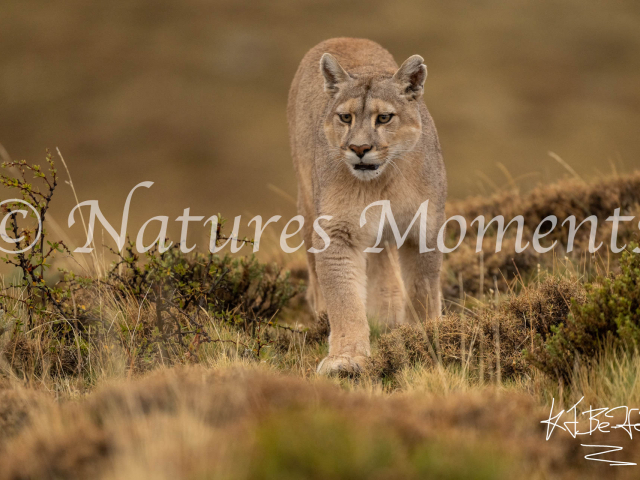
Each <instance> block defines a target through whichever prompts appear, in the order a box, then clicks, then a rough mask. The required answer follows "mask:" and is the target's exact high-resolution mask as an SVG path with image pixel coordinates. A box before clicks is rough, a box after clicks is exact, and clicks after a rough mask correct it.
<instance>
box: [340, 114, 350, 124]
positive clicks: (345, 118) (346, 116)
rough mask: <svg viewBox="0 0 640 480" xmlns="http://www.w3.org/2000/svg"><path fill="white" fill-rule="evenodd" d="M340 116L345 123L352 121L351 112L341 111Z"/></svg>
mask: <svg viewBox="0 0 640 480" xmlns="http://www.w3.org/2000/svg"><path fill="white" fill-rule="evenodd" d="M338 117H340V121H341V122H344V123H351V114H350V113H339V114H338Z"/></svg>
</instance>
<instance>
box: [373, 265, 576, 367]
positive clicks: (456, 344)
mask: <svg viewBox="0 0 640 480" xmlns="http://www.w3.org/2000/svg"><path fill="white" fill-rule="evenodd" d="M572 301H573V302H574V304H577V305H581V304H583V303H584V301H585V291H584V287H583V286H582V285H581V284H580V283H579V282H578V281H577V280H575V279H572V278H558V277H554V276H549V277H547V278H545V279H544V280H543V281H542V282H541V283H539V284H537V283H534V284H533V285H530V286H528V287H526V288H524V289H523V290H522V292H521V293H520V294H519V295H511V296H510V297H509V298H508V299H507V300H505V301H504V302H502V303H500V304H498V305H497V306H496V307H494V308H487V309H485V310H482V311H480V312H478V313H477V314H475V315H473V316H467V317H464V316H461V315H460V314H457V313H451V314H448V315H445V316H444V317H442V318H440V319H437V320H428V321H427V322H426V323H424V324H420V325H405V326H402V327H400V328H398V329H396V330H394V331H392V332H390V333H388V334H385V335H382V336H381V337H380V339H379V340H378V350H377V352H376V353H375V355H374V356H373V358H372V362H371V371H372V372H373V374H374V375H378V376H390V375H393V374H395V373H398V372H399V371H401V370H402V369H403V368H406V367H407V366H409V365H412V364H416V363H420V364H424V365H433V363H434V361H436V362H439V361H442V362H444V363H445V364H451V363H455V364H458V365H461V366H463V367H464V368H472V369H474V370H475V371H476V372H477V373H478V374H480V371H484V374H490V373H493V375H496V372H497V370H498V368H499V370H500V375H501V377H502V378H509V377H514V376H516V375H520V374H523V373H527V372H528V371H529V370H530V368H531V362H530V361H529V360H528V359H527V357H526V356H525V355H524V351H525V350H526V349H530V348H531V347H532V346H533V345H534V343H533V342H534V340H533V339H534V337H536V336H541V338H543V339H544V338H547V337H548V336H549V334H550V332H551V329H552V327H554V326H558V325H560V324H561V323H562V322H565V321H566V319H567V318H568V316H569V313H570V309H571V305H572ZM497 332H499V335H497ZM537 348H538V349H539V348H544V346H543V345H541V344H540V345H537ZM498 362H499V365H498Z"/></svg>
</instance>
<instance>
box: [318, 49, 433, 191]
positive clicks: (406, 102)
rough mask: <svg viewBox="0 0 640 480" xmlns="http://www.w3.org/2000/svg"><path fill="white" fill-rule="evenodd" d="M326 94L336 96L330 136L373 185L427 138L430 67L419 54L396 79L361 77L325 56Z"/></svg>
mask: <svg viewBox="0 0 640 480" xmlns="http://www.w3.org/2000/svg"><path fill="white" fill-rule="evenodd" d="M320 71H321V72H322V75H323V76H324V81H325V84H324V89H325V92H327V94H328V95H330V96H331V97H332V101H331V104H330V107H329V111H328V115H327V117H326V118H325V121H324V133H325V135H326V137H327V141H328V142H329V145H330V146H332V147H334V148H335V157H336V160H340V161H344V162H346V164H347V165H348V167H349V169H350V170H351V172H352V173H353V174H354V175H355V176H356V177H357V178H359V179H361V180H372V179H374V178H376V177H378V176H379V175H381V174H382V172H383V171H384V170H385V169H386V168H387V167H388V165H389V164H390V163H393V161H394V160H395V159H397V158H399V157H401V156H402V154H403V152H407V151H409V150H412V149H413V148H414V147H415V145H416V143H417V142H418V140H419V138H420V135H421V133H422V122H421V119H420V111H419V109H418V101H417V100H419V99H420V97H421V96H422V90H423V85H424V81H425V79H426V78H427V67H426V66H425V65H424V63H423V59H422V57H420V56H419V55H413V56H412V57H409V59H407V61H405V62H404V63H403V64H402V66H401V67H400V68H399V69H398V71H397V72H395V74H393V75H391V74H387V75H385V74H375V75H356V74H353V73H352V74H350V73H348V72H347V71H345V70H344V68H342V66H341V65H340V64H339V63H338V61H337V60H336V58H335V57H334V56H333V55H331V54H329V53H325V54H324V55H323V56H322V59H321V60H320Z"/></svg>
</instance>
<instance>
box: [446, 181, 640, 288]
mask: <svg viewBox="0 0 640 480" xmlns="http://www.w3.org/2000/svg"><path fill="white" fill-rule="evenodd" d="M616 208H620V215H636V214H639V213H640V173H638V172H636V173H633V174H630V175H626V176H624V177H613V178H605V179H603V180H601V181H598V182H593V183H589V184H587V183H585V182H579V181H576V180H568V181H567V180H565V181H561V182H558V183H556V184H553V185H546V186H541V187H538V188H536V189H534V190H533V191H532V192H530V193H529V194H527V195H520V194H518V193H514V192H506V193H499V194H495V195H493V196H491V197H488V198H485V197H473V198H469V199H466V200H462V201H453V202H451V203H450V204H449V205H448V207H447V214H448V215H462V216H464V217H465V218H466V220H467V234H466V237H465V240H464V242H463V244H462V245H461V246H460V247H459V248H458V249H457V250H455V251H454V252H452V253H451V254H449V255H448V256H447V259H446V262H445V268H446V275H445V276H444V278H443V293H444V295H445V297H446V298H450V299H454V298H459V297H460V294H461V292H460V282H459V279H460V278H462V281H463V290H464V292H465V293H466V294H469V295H472V296H476V297H480V296H481V295H482V294H483V293H484V292H486V291H488V289H489V288H494V277H495V279H496V281H497V284H498V287H499V289H500V290H501V291H503V292H504V291H508V289H509V283H508V282H509V281H511V280H513V279H517V278H518V277H521V278H525V279H526V278H528V277H529V276H531V275H532V274H534V273H535V271H536V269H537V268H538V265H541V266H542V267H544V268H552V267H553V262H554V261H555V260H556V259H557V258H563V256H564V255H565V253H564V252H565V251H566V248H567V237H568V235H567V232H568V225H566V226H565V227H562V225H561V224H562V222H563V221H564V220H565V219H566V218H568V217H569V216H571V215H575V217H576V225H577V224H579V223H580V222H581V221H582V220H584V219H585V218H587V217H588V216H591V215H595V216H596V217H597V219H598V234H597V237H598V238H597V242H596V245H597V244H598V243H599V242H600V241H602V242H604V243H605V245H604V246H603V248H607V245H608V242H609V238H610V236H611V222H605V219H606V218H607V217H609V216H611V215H613V213H614V210H615V209H616ZM480 215H483V216H484V217H485V219H486V222H488V221H489V220H490V219H492V218H493V217H495V216H498V215H502V216H504V218H505V224H506V223H508V222H509V221H510V220H511V219H512V218H514V217H515V216H517V215H522V216H523V217H524V226H525V228H524V235H523V244H525V243H526V242H527V241H529V242H530V241H531V238H532V236H533V232H534V231H535V229H536V227H537V226H538V224H540V222H541V221H542V220H543V219H544V218H546V217H547V216H549V215H555V216H556V217H557V219H558V225H557V226H556V228H555V229H554V230H553V232H551V233H550V234H549V235H548V236H547V237H545V238H544V240H543V241H542V244H543V245H544V246H547V245H551V243H552V242H553V241H558V244H557V246H556V248H555V250H554V252H555V255H554V254H553V253H551V252H549V253H546V254H544V255H540V254H538V253H537V252H535V250H534V249H533V247H532V246H531V245H529V247H528V248H527V249H526V250H525V251H524V252H522V253H518V254H516V253H515V249H514V246H515V232H516V229H515V227H516V225H515V224H513V225H512V226H511V227H509V230H507V233H506V235H505V240H504V242H503V246H502V250H501V251H500V252H498V253H496V252H495V241H496V239H495V235H496V226H495V223H493V224H492V226H491V228H490V229H489V230H488V231H487V234H486V235H485V241H484V245H483V266H484V273H483V274H482V275H481V274H480V268H481V267H480V259H479V257H480V255H479V254H478V253H476V252H475V248H476V238H477V237H476V234H477V228H478V224H477V223H475V224H474V225H471V222H472V221H473V220H474V219H475V218H476V217H478V216H480ZM450 226H451V228H450V229H449V230H448V235H449V236H450V237H452V238H455V239H456V241H457V238H458V236H459V231H458V230H457V224H456V223H455V222H452V223H450ZM548 226H550V225H548V224H547V225H546V226H545V227H543V228H542V232H545V231H546V228H547V227H548ZM589 232H590V229H589V225H588V224H587V225H584V226H582V227H581V228H580V229H578V230H577V233H576V236H575V245H574V250H573V252H572V253H571V254H570V256H571V258H580V257H581V256H582V255H585V252H587V247H588V236H589ZM637 236H638V230H637V228H636V224H635V223H634V222H623V223H621V224H620V229H619V232H618V239H619V240H618V243H619V245H620V246H622V245H624V244H626V243H629V242H630V241H631V240H633V239H636V238H637ZM587 258H588V260H587V261H588V262H591V261H592V259H591V256H590V255H587ZM618 258H619V256H617V255H612V256H611V258H607V259H606V261H604V262H602V263H605V266H604V267H603V268H606V269H609V270H614V271H615V269H616V268H617V260H618ZM592 268H594V269H596V268H597V260H596V261H594V265H592ZM481 278H484V282H483V283H484V284H483V285H482V286H481V285H480V279H481ZM481 287H482V288H481Z"/></svg>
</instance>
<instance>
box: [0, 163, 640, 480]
mask: <svg viewBox="0 0 640 480" xmlns="http://www.w3.org/2000/svg"><path fill="white" fill-rule="evenodd" d="M47 161H48V165H49V168H48V170H47V171H46V172H45V171H43V170H41V169H40V168H39V167H36V166H32V165H27V164H26V163H24V162H20V163H18V164H15V165H12V167H14V168H17V169H18V170H17V171H18V173H19V176H18V177H17V178H13V177H11V176H4V177H2V179H3V184H4V185H5V186H7V187H10V188H15V189H18V190H19V191H20V192H22V193H23V195H25V196H26V197H28V198H31V199H32V197H34V196H35V197H36V198H37V199H38V201H37V202H35V203H33V204H34V205H35V206H36V208H37V209H39V213H40V214H41V216H42V217H43V218H45V220H46V210H47V208H48V206H49V203H50V202H51V200H52V198H53V193H54V192H55V188H56V185H57V178H56V175H57V173H56V170H55V165H54V162H53V159H52V158H51V157H48V160H47ZM29 173H32V174H34V176H35V181H32V180H31V179H30V178H28V176H29ZM36 182H40V183H41V184H42V185H44V187H42V186H41V187H40V188H41V190H38V187H37V186H36V185H35V184H36ZM639 182H640V177H638V176H637V175H635V174H634V175H630V176H628V177H624V178H616V179H612V180H603V181H602V182H601V183H599V184H592V185H585V184H582V183H581V184H576V183H568V184H565V185H563V186H562V187H558V186H550V187H547V188H546V189H539V190H537V191H535V192H533V193H532V194H531V195H530V196H528V197H523V198H522V199H518V200H516V199H515V198H514V197H511V196H509V195H503V196H496V197H495V198H492V199H489V200H486V201H483V202H480V201H477V200H470V201H468V203H458V204H453V205H452V206H451V207H450V209H455V208H459V209H460V210H459V211H461V212H464V213H465V215H467V217H468V219H469V221H470V220H472V219H473V218H475V216H476V215H477V213H478V212H483V213H485V214H487V212H492V211H495V212H496V213H497V212H500V213H501V214H503V215H505V217H508V215H509V212H512V211H513V212H515V211H516V210H517V209H516V207H518V208H522V211H524V212H527V218H528V220H527V222H529V217H531V219H532V220H531V221H532V222H534V221H535V220H533V219H534V217H535V218H539V219H542V218H544V217H545V216H547V215H549V214H552V213H555V214H556V215H558V217H559V218H562V217H563V215H567V214H575V215H576V216H577V217H578V219H579V220H580V219H582V218H584V217H585V216H588V215H591V214H594V215H597V216H598V218H602V220H604V219H605V218H606V217H607V216H608V215H610V214H611V213H612V211H613V209H614V208H617V207H618V206H621V207H622V209H623V211H622V213H621V214H632V213H629V212H633V211H635V209H636V208H637V207H638V204H639V203H640V196H637V193H636V192H637V191H640V190H638V189H637V188H635V187H634V185H635V186H637V185H636V184H637V183H639ZM605 191H606V192H607V193H606V195H605V194H603V193H601V192H605ZM474 202H475V203H474ZM518 202H519V203H518ZM516 203H517V205H516ZM568 205H569V206H568ZM502 209H504V210H502ZM17 221H18V220H17V219H15V218H12V220H11V221H10V222H13V224H12V225H11V227H10V229H9V231H8V233H7V234H8V235H10V236H13V238H15V239H18V238H20V237H21V236H22V237H24V239H23V240H22V242H29V241H30V239H31V238H33V233H29V230H28V228H26V227H21V226H19V225H18V223H17ZM222 224H223V222H220V225H222ZM45 227H46V222H45ZM221 228H222V227H221ZM491 235H492V234H491V232H490V233H489V234H488V238H487V243H488V244H489V243H491V241H492V237H491ZM49 237H50V235H49V233H48V231H47V230H46V228H45V230H44V234H43V236H42V241H40V242H39V243H38V247H37V248H34V249H33V250H31V251H30V252H26V253H24V254H17V255H10V256H8V257H7V258H6V259H5V261H7V262H9V263H13V264H14V266H15V267H16V268H17V269H18V270H19V272H20V275H19V276H17V277H15V278H16V279H17V280H16V281H15V282H14V284H13V285H6V287H5V289H4V290H3V292H2V296H1V303H2V314H1V317H0V465H2V468H0V479H3V478H8V479H27V478H34V479H35V478H104V479H109V478H153V479H158V478H176V477H178V478H209V477H215V478H278V479H281V478H318V479H325V478H345V479H346V478H349V479H353V478H452V479H453V478H487V479H489V478H491V479H494V478H548V477H553V478H602V476H603V472H606V473H607V474H611V470H612V469H611V468H610V467H608V466H607V465H606V464H604V463H601V462H589V461H588V460H585V459H584V458H583V457H584V455H586V454H587V453H592V452H591V451H589V452H587V451H584V450H581V447H580V446H579V444H580V439H573V438H571V436H569V434H568V433H566V432H561V431H559V429H558V431H557V432H556V433H554V434H553V436H552V438H551V439H550V440H549V441H548V442H546V441H545V430H544V428H543V426H542V425H541V424H540V421H541V420H542V419H545V418H546V417H548V414H549V413H548V412H549V407H550V405H551V402H552V399H553V401H554V404H555V406H556V407H555V408H569V407H570V406H571V405H573V404H574V403H575V402H577V401H578V400H579V399H580V398H581V397H582V396H584V397H585V398H586V400H588V401H589V402H590V404H591V405H598V406H602V407H606V406H608V407H614V406H618V405H633V404H634V402H636V403H638V402H640V386H638V384H637V382H636V381H635V379H636V378H637V374H638V373H639V372H640V355H639V354H638V352H637V345H638V341H639V340H640V287H638V285H639V280H640V261H639V260H638V256H637V255H636V254H633V253H631V250H632V249H633V248H634V247H635V244H633V243H631V242H632V240H633V239H634V233H633V231H632V229H631V228H629V229H627V230H624V229H623V231H621V234H620V236H619V238H620V243H629V246H628V247H627V251H626V252H625V253H624V254H622V255H620V256H619V257H618V256H611V257H610V258H608V259H607V261H606V262H605V261H604V260H602V259H599V258H597V257H595V256H592V255H585V253H584V251H585V245H584V244H583V243H582V242H584V238H583V237H577V239H578V243H577V246H576V250H575V251H574V252H572V253H571V254H569V255H567V256H562V258H560V257H559V256H557V255H556V256H552V257H551V259H550V260H548V259H547V257H545V258H542V257H540V258H538V257H537V256H532V257H529V258H528V259H527V258H525V259H518V256H513V254H511V255H512V257H513V259H512V260H511V261H508V258H510V257H509V253H508V248H507V245H506V244H505V248H504V250H505V253H501V254H492V253H491V249H490V248H489V249H486V250H485V251H484V252H483V255H482V256H479V255H475V253H472V248H473V247H474V245H471V244H470V243H469V244H466V243H465V245H464V247H465V248H463V249H460V250H459V251H456V252H455V253H454V254H451V255H450V256H449V257H448V259H447V260H446V265H445V270H446V275H445V278H444V280H443V283H444V285H443V288H444V291H445V293H446V298H447V300H448V301H447V308H446V314H445V315H444V317H443V318H442V319H440V320H438V321H427V322H425V323H424V324H415V325H406V326H402V327H400V328H397V329H395V330H393V331H385V330H384V329H382V328H381V327H379V326H378V325H375V324H374V325H372V340H373V356H372V358H371V362H370V365H369V368H368V369H367V371H366V372H364V373H363V374H362V375H360V376H358V377H356V378H353V377H351V378H332V379H323V378H318V377H317V375H316V373H315V369H316V366H317V364H318V362H319V361H320V359H321V358H322V357H323V356H324V355H325V354H326V352H327V345H326V334H327V328H326V325H325V324H323V323H322V322H317V323H315V322H314V321H313V319H312V318H311V316H310V314H309V313H308V311H307V310H306V306H305V305H304V302H303V301H302V298H301V297H302V295H301V294H302V293H303V291H304V284H303V282H302V281H301V280H300V279H299V276H300V275H298V274H295V275H292V274H290V273H288V272H287V271H285V270H284V269H283V268H281V267H279V266H277V265H266V264H263V263H260V262H259V261H258V260H257V259H255V258H253V257H233V258H232V257H230V256H217V255H209V254H206V255H205V254H199V253H193V254H182V253H180V251H179V249H178V248H171V249H169V250H168V251H167V252H164V253H159V252H158V251H157V250H150V251H149V252H147V254H146V255H145V256H139V255H137V254H136V253H134V251H133V249H132V248H131V247H128V248H125V249H124V250H123V252H121V253H118V254H116V257H117V260H116V261H115V262H114V263H113V264H111V265H109V266H104V265H98V266H96V267H95V270H94V271H93V272H91V273H87V272H84V273H82V274H80V273H78V272H77V271H72V270H64V271H61V272H59V273H58V274H57V276H56V275H52V274H51V273H49V274H48V273H47V272H48V270H49V269H50V268H51V265H52V259H54V258H55V257H56V256H58V257H70V256H71V253H70V252H69V250H68V249H67V247H66V246H65V245H64V244H63V243H62V242H55V241H52V240H51V239H50V238H49ZM217 238H218V239H222V240H224V233H223V231H222V230H220V231H219V232H218V237H217ZM559 238H560V237H559ZM512 240H513V239H512V238H510V237H508V238H507V241H512ZM16 245H17V248H18V247H20V246H21V243H20V242H18V243H17V244H16ZM114 253H115V252H114ZM290 267H292V269H293V270H294V272H296V271H300V270H301V269H300V267H298V266H296V265H290ZM52 278H53V279H54V280H47V279H52ZM558 405H560V406H561V407H558ZM634 406H635V405H634ZM598 441H600V442H604V443H601V444H607V445H609V444H616V445H621V446H624V450H623V451H620V452H617V453H615V454H611V455H609V456H608V457H607V458H609V459H616V460H626V461H633V460H632V458H634V455H635V456H637V455H638V453H640V451H639V450H638V448H637V447H636V446H634V445H633V443H632V442H630V441H629V440H628V437H627V438H625V435H624V433H620V431H617V432H616V433H615V434H608V436H607V437H605V436H604V434H600V433H599V434H597V435H594V436H593V437H590V438H589V442H588V443H594V444H595V443H598ZM625 469H626V470H625ZM615 470H616V471H615V474H616V475H618V476H620V478H626V476H629V478H631V477H633V478H635V476H634V471H633V467H620V468H617V469H615Z"/></svg>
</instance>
